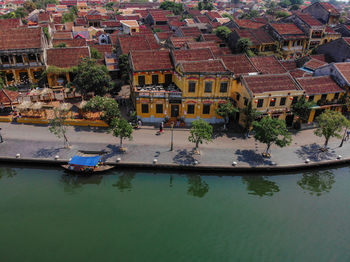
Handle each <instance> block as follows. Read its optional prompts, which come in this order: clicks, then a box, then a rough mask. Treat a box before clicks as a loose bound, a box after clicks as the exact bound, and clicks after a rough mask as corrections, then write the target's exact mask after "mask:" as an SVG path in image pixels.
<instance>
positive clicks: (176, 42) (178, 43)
mask: <svg viewBox="0 0 350 262" xmlns="http://www.w3.org/2000/svg"><path fill="white" fill-rule="evenodd" d="M169 41H170V43H171V44H172V45H173V46H174V48H182V47H184V46H185V45H186V43H187V42H194V41H196V40H195V39H194V38H193V37H191V36H187V37H186V36H180V37H178V36H172V37H170V38H169Z"/></svg>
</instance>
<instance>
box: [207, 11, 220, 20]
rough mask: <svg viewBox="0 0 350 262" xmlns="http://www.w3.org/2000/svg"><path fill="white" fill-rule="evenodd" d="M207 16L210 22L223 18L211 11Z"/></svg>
mask: <svg viewBox="0 0 350 262" xmlns="http://www.w3.org/2000/svg"><path fill="white" fill-rule="evenodd" d="M206 16H207V17H209V19H210V20H214V19H215V18H222V16H221V15H220V14H219V13H218V12H215V11H209V12H207V13H206Z"/></svg>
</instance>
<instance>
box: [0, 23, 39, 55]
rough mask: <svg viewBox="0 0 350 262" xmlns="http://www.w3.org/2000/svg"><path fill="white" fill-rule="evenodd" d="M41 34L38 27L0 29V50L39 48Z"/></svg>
mask: <svg viewBox="0 0 350 262" xmlns="http://www.w3.org/2000/svg"><path fill="white" fill-rule="evenodd" d="M41 36H42V31H41V28H40V27H37V28H24V27H20V28H11V29H5V30H1V29H0V50H13V49H28V48H41V47H42V43H41Z"/></svg>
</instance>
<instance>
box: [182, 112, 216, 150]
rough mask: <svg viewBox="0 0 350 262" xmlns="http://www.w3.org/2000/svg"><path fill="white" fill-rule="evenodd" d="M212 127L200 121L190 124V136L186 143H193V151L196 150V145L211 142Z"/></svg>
mask: <svg viewBox="0 0 350 262" xmlns="http://www.w3.org/2000/svg"><path fill="white" fill-rule="evenodd" d="M212 135H213V127H212V126H211V125H210V124H208V123H207V122H205V121H204V120H202V119H199V120H195V121H193V122H192V128H191V130H190V136H189V137H188V141H190V142H192V143H195V145H196V147H195V149H196V150H198V145H199V144H203V142H210V141H211V140H212V138H211V137H212Z"/></svg>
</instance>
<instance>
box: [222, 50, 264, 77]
mask: <svg viewBox="0 0 350 262" xmlns="http://www.w3.org/2000/svg"><path fill="white" fill-rule="evenodd" d="M219 58H221V59H222V61H223V62H224V63H225V65H226V68H227V69H228V70H229V71H231V72H233V73H234V74H235V75H244V74H249V73H257V72H258V70H257V69H256V68H255V67H254V65H253V64H252V62H251V61H250V60H249V58H248V57H247V56H246V55H245V54H241V55H225V56H220V57H219Z"/></svg>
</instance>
